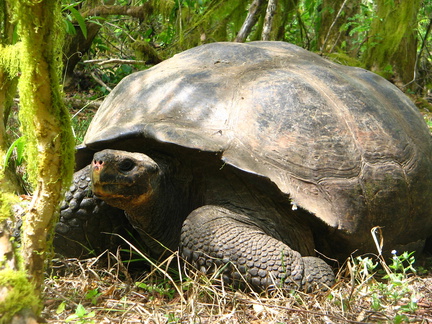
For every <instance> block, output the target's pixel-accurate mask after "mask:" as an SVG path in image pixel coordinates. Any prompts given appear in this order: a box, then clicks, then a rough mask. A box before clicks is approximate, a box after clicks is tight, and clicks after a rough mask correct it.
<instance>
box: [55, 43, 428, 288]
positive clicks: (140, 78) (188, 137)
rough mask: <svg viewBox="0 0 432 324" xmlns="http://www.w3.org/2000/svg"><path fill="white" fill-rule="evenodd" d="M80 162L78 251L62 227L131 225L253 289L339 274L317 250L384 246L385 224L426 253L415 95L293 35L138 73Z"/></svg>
mask: <svg viewBox="0 0 432 324" xmlns="http://www.w3.org/2000/svg"><path fill="white" fill-rule="evenodd" d="M77 168H78V169H80V168H83V169H81V170H80V171H78V172H77V173H76V175H75V185H74V186H72V188H71V190H72V191H71V192H70V193H69V194H68V195H67V197H66V202H67V203H66V204H65V206H64V207H63V210H62V214H61V219H60V222H59V224H58V226H57V237H56V239H55V245H56V246H57V249H58V250H59V251H71V250H73V249H75V247H76V246H75V245H73V243H67V242H68V241H65V240H63V238H62V237H66V238H69V239H72V241H73V240H78V241H81V242H79V243H80V244H82V243H83V242H82V241H83V239H82V238H83V237H84V236H86V237H90V236H92V235H96V233H93V234H91V233H90V232H91V231H101V229H102V231H106V232H110V231H113V229H112V228H111V227H110V226H112V223H110V222H113V223H116V222H117V223H116V224H117V225H116V226H117V229H115V230H114V231H118V230H122V227H124V226H126V227H128V226H129V227H130V224H131V225H132V226H133V228H134V229H135V230H136V231H137V232H138V233H139V236H140V239H139V240H140V241H141V243H143V244H144V246H146V247H147V248H148V250H149V251H150V254H151V255H152V256H156V257H157V256H159V255H161V254H163V253H164V251H165V250H166V249H169V250H172V251H175V250H177V249H179V251H180V253H181V255H182V256H183V257H184V259H185V260H186V261H188V262H189V263H191V264H193V265H195V266H196V267H197V268H198V269H199V270H202V271H204V272H209V271H213V270H212V269H213V268H214V267H215V266H222V265H226V266H225V268H224V275H223V278H224V280H226V281H228V282H231V283H235V282H238V281H241V280H243V279H244V280H245V281H246V283H247V284H248V285H249V286H250V287H252V288H253V289H263V288H267V287H273V286H275V285H276V286H280V287H287V288H290V289H292V288H298V289H305V288H307V287H310V286H311V284H314V283H317V284H320V285H331V284H332V282H333V280H334V275H333V272H332V269H331V268H330V267H329V266H328V265H327V263H325V262H324V261H323V259H322V257H321V258H318V257H316V256H315V255H316V252H317V251H318V252H320V256H322V255H326V256H328V257H331V258H345V257H347V256H349V255H350V253H353V252H354V251H358V253H363V252H375V253H377V247H376V245H375V243H374V240H373V238H372V236H371V229H372V228H375V227H379V228H381V231H382V239H383V242H384V250H393V249H395V250H409V251H413V250H416V251H420V250H421V249H422V248H423V246H424V243H425V240H426V239H427V237H428V236H429V235H431V234H432V199H431V195H432V141H431V136H430V134H429V131H428V128H427V126H426V124H425V122H424V120H423V119H422V117H421V115H420V113H419V112H418V111H417V109H416V107H415V106H414V105H413V104H412V103H411V101H410V100H409V99H408V98H407V97H406V96H405V95H404V94H403V93H402V92H401V91H399V90H398V89H397V88H396V87H395V86H394V85H392V84H391V83H389V82H388V81H386V80H384V79H383V78H381V77H380V76H378V75H376V74H374V73H371V72H369V71H366V70H363V69H360V68H353V67H347V66H341V65H338V64H335V63H332V62H330V61H328V60H327V59H324V58H322V57H320V56H318V55H316V54H313V53H310V52H308V51H306V50H304V49H302V48H299V47H297V46H294V45H291V44H288V43H284V42H251V43H246V44H240V43H213V44H207V45H202V46H199V47H196V48H193V49H190V50H187V51H185V52H183V53H180V54H177V55H175V56H174V57H172V58H170V59H168V60H166V61H164V62H162V63H160V64H158V65H156V66H154V67H152V68H150V69H148V70H146V71H141V72H137V73H134V74H132V75H130V76H128V77H126V78H125V79H124V80H122V81H121V82H120V83H119V84H118V85H117V86H116V87H115V89H114V90H113V91H112V92H111V93H110V95H109V96H108V97H107V98H106V100H105V101H104V103H103V104H102V106H101V107H100V108H99V110H98V112H97V114H96V115H95V117H94V119H93V121H92V123H91V125H90V127H89V129H88V131H87V134H86V136H85V139H84V143H83V145H82V146H81V147H80V148H79V149H78V152H77ZM90 178H91V179H92V180H91V187H90V188H91V189H90V188H89V187H88V185H89V183H90ZM92 192H93V194H94V196H95V197H97V198H94V197H93V194H92ZM99 199H101V200H102V201H104V202H105V203H107V204H108V205H106V204H105V203H102V202H101V200H99ZM110 206H113V207H110ZM114 207H115V208H114ZM123 211H124V212H125V214H126V217H127V220H128V222H126V221H124V218H123V215H122V214H123ZM91 224H93V225H91ZM95 224H96V225H95ZM119 225H120V226H119ZM98 226H99V229H98V228H97V227H98ZM83 233H86V234H85V235H84V234H83ZM96 237H98V236H97V235H96ZM90 241H91V240H90ZM95 242H97V240H93V243H95ZM68 244H72V245H71V246H72V247H73V248H72V249H69V250H68ZM104 244H105V243H104ZM102 248H103V246H102Z"/></svg>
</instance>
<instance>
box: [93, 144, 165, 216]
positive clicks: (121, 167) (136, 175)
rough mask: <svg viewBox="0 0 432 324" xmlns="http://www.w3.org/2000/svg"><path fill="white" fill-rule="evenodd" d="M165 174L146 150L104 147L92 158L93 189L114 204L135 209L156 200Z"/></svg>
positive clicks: (99, 196) (122, 207)
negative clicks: (122, 149) (141, 151)
mask: <svg viewBox="0 0 432 324" xmlns="http://www.w3.org/2000/svg"><path fill="white" fill-rule="evenodd" d="M161 174H162V170H161V169H160V167H159V165H158V164H157V163H156V162H155V161H154V160H152V159H151V158H150V157H148V156H147V155H145V154H142V153H130V152H126V151H118V150H103V151H100V152H97V153H96V154H95V155H94V157H93V161H92V172H91V175H92V185H93V193H94V194H95V195H96V196H97V197H98V198H100V199H102V200H104V201H105V202H106V203H108V204H109V205H111V206H114V207H117V208H121V209H124V210H126V211H128V210H132V209H135V208H136V207H141V206H143V205H144V204H147V203H150V204H151V202H152V201H154V198H155V197H156V196H157V194H156V193H157V191H158V189H159V186H160V178H161Z"/></svg>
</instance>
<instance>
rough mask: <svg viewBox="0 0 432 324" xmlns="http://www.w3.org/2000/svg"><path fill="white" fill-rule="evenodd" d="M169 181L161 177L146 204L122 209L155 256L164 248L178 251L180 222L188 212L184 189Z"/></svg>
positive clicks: (189, 210) (170, 179)
mask: <svg viewBox="0 0 432 324" xmlns="http://www.w3.org/2000/svg"><path fill="white" fill-rule="evenodd" d="M172 180H173V178H171V177H169V176H162V177H161V181H160V184H159V186H158V188H157V189H155V191H154V192H153V194H152V197H151V198H150V199H149V200H148V201H146V203H145V204H142V205H138V206H136V207H133V206H130V208H125V211H126V215H127V217H128V219H129V221H130V222H131V224H132V225H133V226H134V227H135V228H136V229H137V231H138V232H139V233H140V235H141V238H142V239H143V241H144V244H145V245H146V246H147V247H148V248H149V250H150V252H151V254H152V255H154V256H159V255H161V254H162V253H163V252H164V251H165V250H166V248H168V249H170V250H172V251H176V250H177V248H178V245H179V241H180V231H181V227H182V224H183V222H184V220H185V219H186V217H187V216H188V214H189V213H190V212H191V209H190V207H189V203H188V194H186V192H187V190H186V189H187V188H185V187H184V186H183V185H182V184H181V183H176V182H173V181H172Z"/></svg>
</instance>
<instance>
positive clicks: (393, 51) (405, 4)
mask: <svg viewBox="0 0 432 324" xmlns="http://www.w3.org/2000/svg"><path fill="white" fill-rule="evenodd" d="M420 5H421V1H420V0H413V1H387V0H377V12H376V13H377V16H376V18H375V19H374V20H373V21H372V26H371V31H370V34H369V39H368V42H367V46H368V48H367V51H366V53H365V56H364V62H365V64H366V67H367V68H368V69H370V70H372V71H374V72H376V73H379V74H381V75H382V76H384V77H385V78H387V79H389V80H392V81H393V82H395V83H396V84H399V85H404V84H407V83H409V82H410V81H411V80H412V79H413V77H414V66H415V58H416V37H415V33H416V27H417V13H418V10H419V9H420Z"/></svg>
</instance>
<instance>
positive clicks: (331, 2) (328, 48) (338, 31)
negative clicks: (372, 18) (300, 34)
mask: <svg viewBox="0 0 432 324" xmlns="http://www.w3.org/2000/svg"><path fill="white" fill-rule="evenodd" d="M359 8H360V1H359V0H355V1H353V0H350V1H347V0H323V3H322V10H321V13H320V14H321V19H320V25H319V26H318V28H317V29H318V48H319V50H320V52H321V53H332V52H334V51H335V50H339V49H341V47H342V45H343V44H345V48H343V49H342V50H343V51H344V52H347V53H349V52H350V51H351V47H350V43H351V42H350V39H351V38H350V37H349V32H350V28H346V29H344V30H342V26H343V25H344V24H346V23H347V22H348V18H350V17H353V16H354V15H355V14H356V13H358V11H359Z"/></svg>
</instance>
